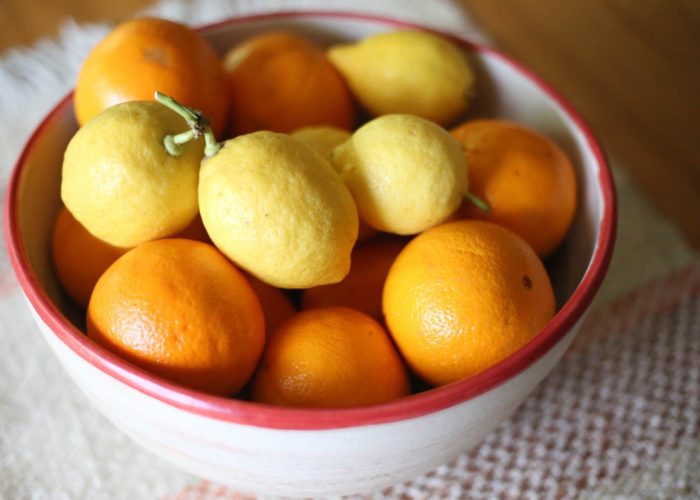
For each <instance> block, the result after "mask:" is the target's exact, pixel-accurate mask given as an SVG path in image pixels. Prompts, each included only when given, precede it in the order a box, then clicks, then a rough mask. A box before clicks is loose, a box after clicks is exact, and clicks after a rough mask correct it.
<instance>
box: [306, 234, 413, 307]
mask: <svg viewBox="0 0 700 500" xmlns="http://www.w3.org/2000/svg"><path fill="white" fill-rule="evenodd" d="M405 245H406V241H405V240H402V239H399V238H391V237H383V238H376V239H373V240H371V241H368V242H366V243H363V244H361V245H358V246H356V247H355V248H354V249H353V251H352V256H351V258H350V272H349V273H348V275H347V276H346V277H345V279H343V281H341V282H339V283H334V284H332V285H322V286H317V287H314V288H309V289H307V290H305V291H304V294H303V295H302V297H301V307H302V309H311V308H314V307H328V306H346V307H351V308H353V309H357V310H358V311H362V312H364V313H365V314H368V315H370V316H372V317H373V318H374V319H376V320H378V321H382V320H383V315H382V288H383V287H384V280H386V275H387V274H388V273H389V268H390V267H391V265H392V264H393V263H394V259H396V256H397V255H398V254H399V252H401V249H403V247H404V246H405Z"/></svg>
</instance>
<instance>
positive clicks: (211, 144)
mask: <svg viewBox="0 0 700 500" xmlns="http://www.w3.org/2000/svg"><path fill="white" fill-rule="evenodd" d="M155 99H156V101H158V102H159V103H161V104H162V105H163V106H165V107H167V108H169V109H171V110H173V111H175V112H176V113H177V114H178V115H180V116H181V117H182V118H184V119H185V121H186V122H187V126H188V127H190V130H187V131H185V132H182V133H180V134H175V135H173V134H168V135H166V136H165V137H164V138H163V146H164V147H165V149H166V151H167V152H168V153H169V154H171V155H172V156H180V155H181V154H182V150H183V147H182V146H183V145H184V144H186V143H188V142H189V141H191V140H193V139H198V138H199V137H200V136H204V144H205V146H204V155H205V156H207V157H210V156H214V155H215V154H216V153H218V152H219V150H220V149H221V144H220V143H219V142H217V141H216V137H214V131H213V130H212V129H211V126H210V125H209V120H207V118H206V116H204V114H202V112H201V111H199V110H198V109H193V108H190V107H189V106H185V105H184V104H180V103H179V102H177V101H176V100H175V99H173V98H172V97H170V96H168V95H165V94H162V93H160V92H158V91H156V93H155Z"/></svg>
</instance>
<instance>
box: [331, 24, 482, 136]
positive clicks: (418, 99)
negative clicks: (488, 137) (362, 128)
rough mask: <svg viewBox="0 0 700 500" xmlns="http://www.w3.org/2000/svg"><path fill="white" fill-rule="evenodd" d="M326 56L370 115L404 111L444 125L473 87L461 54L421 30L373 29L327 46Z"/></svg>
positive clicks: (460, 110)
mask: <svg viewBox="0 0 700 500" xmlns="http://www.w3.org/2000/svg"><path fill="white" fill-rule="evenodd" d="M328 57H329V59H330V60H331V62H332V63H333V64H334V65H335V66H336V68H337V69H338V70H339V71H340V72H341V73H342V75H343V76H344V77H345V80H346V81H347V82H348V85H349V87H350V90H351V91H352V92H353V94H354V95H355V97H356V98H357V99H358V101H359V102H360V103H361V104H362V105H363V106H364V107H365V108H366V109H367V110H368V111H369V112H370V113H371V114H372V115H373V116H380V115H385V114H390V113H408V114H414V115H417V116H421V117H423V118H426V119H428V120H432V121H435V122H437V123H439V124H441V125H448V124H449V123H450V122H452V121H453V120H454V119H455V118H457V117H458V116H459V115H461V114H462V113H464V112H465V111H466V110H467V108H468V106H469V101H470V96H471V95H472V93H473V86H474V73H473V71H472V68H471V66H470V63H469V61H468V59H467V57H466V55H465V54H464V53H463V52H461V51H460V50H459V49H458V48H457V47H456V46H455V45H453V44H452V43H450V42H448V41H447V40H445V39H444V38H442V37H439V36H437V35H433V34H430V33H426V32H422V31H395V32H389V33H381V34H378V35H373V36H370V37H367V38H365V39H363V40H360V41H359V42H358V43H356V44H347V45H339V46H335V47H331V48H330V49H329V51H328Z"/></svg>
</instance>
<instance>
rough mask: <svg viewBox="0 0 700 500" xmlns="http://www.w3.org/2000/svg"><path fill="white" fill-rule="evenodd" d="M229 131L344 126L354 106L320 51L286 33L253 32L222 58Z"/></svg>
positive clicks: (348, 125) (349, 123)
mask: <svg viewBox="0 0 700 500" xmlns="http://www.w3.org/2000/svg"><path fill="white" fill-rule="evenodd" d="M224 69H225V72H226V76H227V82H228V88H229V91H230V97H231V107H232V113H231V126H230V130H231V132H232V133H233V134H234V135H237V134H245V133H249V132H254V131H257V130H271V131H274V132H285V133H289V132H291V131H293V130H294V129H296V128H299V127H303V126H307V125H333V126H336V127H340V128H346V129H350V128H352V126H353V122H354V120H355V109H354V103H353V101H352V97H351V95H350V91H349V90H348V88H347V85H346V84H345V81H344V80H343V78H342V76H341V75H340V74H339V73H338V71H337V70H336V69H335V68H334V67H333V65H332V64H331V63H330V62H329V61H328V59H327V57H326V53H325V50H324V49H323V48H322V47H319V46H317V45H315V44H314V43H312V42H311V41H309V40H306V39H305V38H303V37H301V36H299V35H295V34H293V33H286V32H269V33H264V34H262V35H256V36H254V37H252V38H250V39H248V40H245V41H243V42H242V43H241V44H239V45H237V46H235V47H233V48H232V49H231V50H230V51H229V52H228V53H227V54H226V56H225V57H224Z"/></svg>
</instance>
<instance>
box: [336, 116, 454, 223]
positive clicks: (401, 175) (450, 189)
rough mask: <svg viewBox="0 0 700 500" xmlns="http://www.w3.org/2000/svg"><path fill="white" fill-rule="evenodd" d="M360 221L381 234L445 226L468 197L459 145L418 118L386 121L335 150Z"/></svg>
mask: <svg viewBox="0 0 700 500" xmlns="http://www.w3.org/2000/svg"><path fill="white" fill-rule="evenodd" d="M333 163H334V164H335V166H336V168H337V169H338V171H339V172H340V174H341V176H342V177H343V180H344V181H345V184H346V185H347V186H348V188H349V189H350V191H351V192H352V195H353V198H354V199H355V203H356V204H357V209H358V211H359V214H360V218H361V219H362V220H363V221H364V222H365V223H367V224H368V225H369V226H371V227H373V228H375V229H378V230H380V231H386V232H389V233H396V234H416V233H419V232H421V231H424V230H426V229H428V228H430V227H432V226H435V225H437V224H439V223H441V222H443V221H445V220H446V219H447V218H448V217H449V216H450V215H452V213H453V212H454V211H455V210H457V208H458V207H459V205H460V204H461V202H462V199H463V197H464V196H465V195H466V194H467V189H468V181H467V167H466V164H465V160H464V154H463V153H462V149H461V147H460V145H459V143H458V142H457V141H456V140H455V139H454V138H453V137H452V136H451V135H450V134H449V133H448V132H447V131H446V130H445V129H443V128H442V127H440V126H439V125H437V124H435V123H433V122H431V121H429V120H425V119H423V118H420V117H417V116H413V115H398V114H393V115H384V116H381V117H379V118H375V119H374V120H372V121H370V122H368V123H366V124H365V125H363V126H362V127H360V128H359V129H358V130H357V131H356V132H355V133H354V134H353V135H352V137H351V139H350V140H349V141H347V142H345V143H344V144H341V145H340V146H338V147H337V148H335V149H334V150H333Z"/></svg>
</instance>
